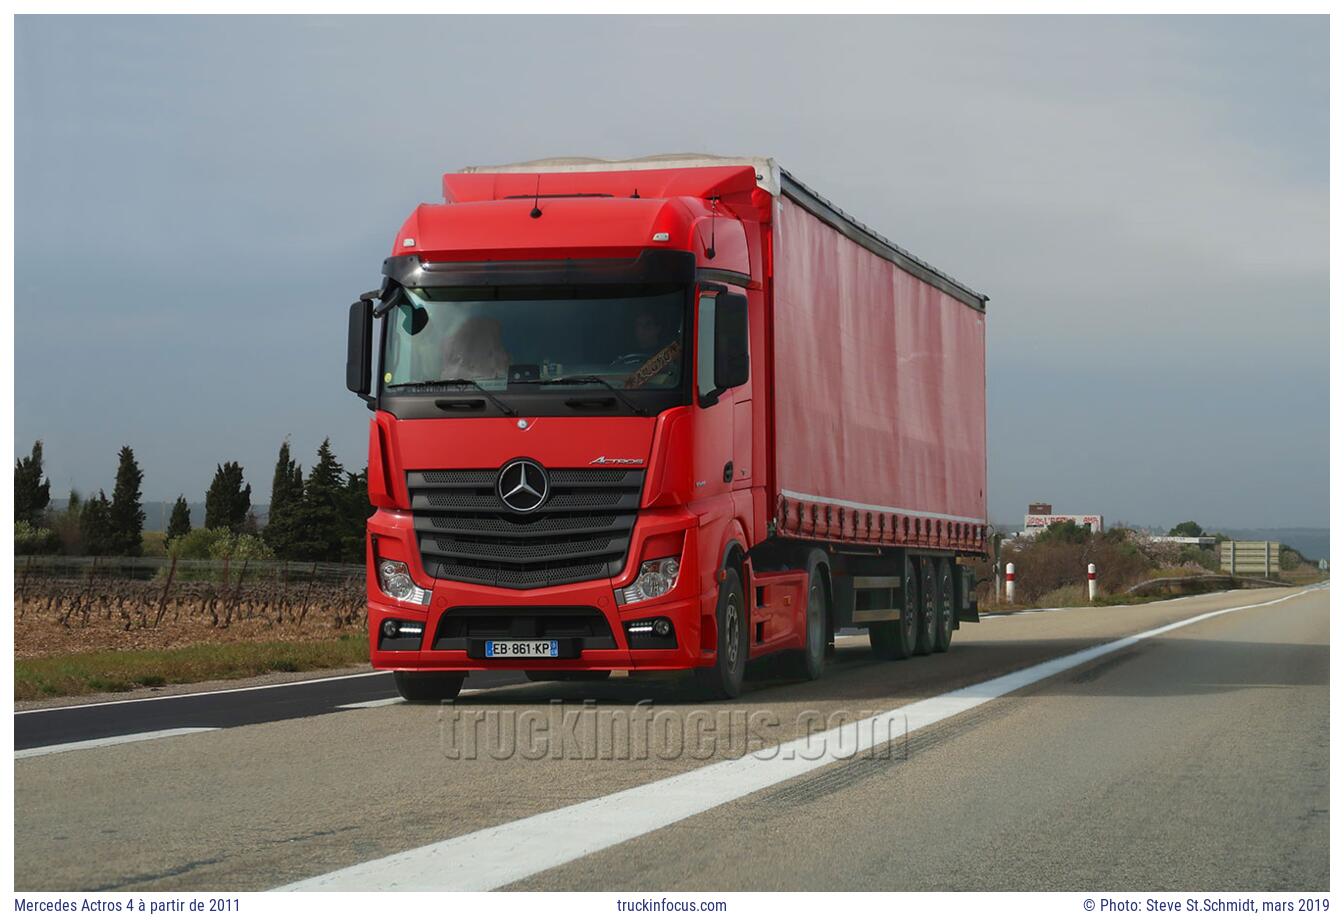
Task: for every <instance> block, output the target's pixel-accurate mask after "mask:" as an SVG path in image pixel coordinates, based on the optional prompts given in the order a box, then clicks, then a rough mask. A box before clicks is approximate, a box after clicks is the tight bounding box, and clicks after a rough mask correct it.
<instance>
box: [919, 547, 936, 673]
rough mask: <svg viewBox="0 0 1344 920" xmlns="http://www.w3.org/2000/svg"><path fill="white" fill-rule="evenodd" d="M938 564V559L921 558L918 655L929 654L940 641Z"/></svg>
mask: <svg viewBox="0 0 1344 920" xmlns="http://www.w3.org/2000/svg"><path fill="white" fill-rule="evenodd" d="M937 565H938V563H937V560H935V559H933V558H931V557H925V558H922V559H920V560H919V636H918V638H917V639H916V640H915V654H916V655H927V654H928V653H929V652H931V651H933V647H934V645H935V644H937V641H938V574H937V572H936V567H937Z"/></svg>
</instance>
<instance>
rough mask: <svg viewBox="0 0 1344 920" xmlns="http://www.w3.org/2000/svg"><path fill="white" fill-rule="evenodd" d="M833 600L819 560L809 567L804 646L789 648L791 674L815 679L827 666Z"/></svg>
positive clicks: (798, 677)
mask: <svg viewBox="0 0 1344 920" xmlns="http://www.w3.org/2000/svg"><path fill="white" fill-rule="evenodd" d="M829 607H830V604H829V603H828V601H827V597H826V575H825V569H824V568H822V566H821V563H820V562H819V561H816V560H814V561H813V562H812V564H811V565H810V566H808V570H807V614H806V616H807V620H806V622H805V623H804V624H803V642H804V645H803V647H802V649H801V650H799V651H796V652H790V653H789V654H790V656H791V658H792V661H791V662H790V665H791V667H790V668H789V671H790V676H792V677H794V678H795V679H797V680H816V679H817V678H819V677H821V672H822V671H824V670H825V669H826V644H827V640H828V638H829V636H828V635H827V624H828V621H829V620H830V617H829V615H828V609H829Z"/></svg>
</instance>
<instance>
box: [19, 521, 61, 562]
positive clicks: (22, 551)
mask: <svg viewBox="0 0 1344 920" xmlns="http://www.w3.org/2000/svg"><path fill="white" fill-rule="evenodd" d="M60 551H61V540H60V537H58V536H56V534H55V533H54V532H52V531H50V530H48V529H47V528H45V527H34V526H33V525H32V524H30V523H28V522H27V521H15V522H14V555H16V556H46V555H50V554H52V553H58V552H60Z"/></svg>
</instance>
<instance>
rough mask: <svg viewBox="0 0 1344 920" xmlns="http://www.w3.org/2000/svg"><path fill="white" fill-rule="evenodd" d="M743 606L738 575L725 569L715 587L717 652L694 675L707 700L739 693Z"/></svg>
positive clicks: (742, 664)
mask: <svg viewBox="0 0 1344 920" xmlns="http://www.w3.org/2000/svg"><path fill="white" fill-rule="evenodd" d="M746 610H747V608H746V604H744V603H743V601H742V576H740V575H738V574H737V570H736V569H729V570H728V572H727V574H726V575H725V576H724V579H723V584H721V585H719V604H718V608H717V609H716V610H715V616H714V620H715V622H716V623H717V624H718V649H717V652H716V654H715V656H714V663H713V664H712V665H710V666H709V667H707V668H700V669H698V670H697V671H696V672H695V678H696V683H697V684H698V685H699V688H700V690H701V691H702V692H703V693H704V694H705V695H706V696H708V697H710V698H711V699H716V700H731V699H734V698H736V697H737V696H738V695H740V694H741V693H742V678H743V677H744V676H745V675H746V673H747V621H746Z"/></svg>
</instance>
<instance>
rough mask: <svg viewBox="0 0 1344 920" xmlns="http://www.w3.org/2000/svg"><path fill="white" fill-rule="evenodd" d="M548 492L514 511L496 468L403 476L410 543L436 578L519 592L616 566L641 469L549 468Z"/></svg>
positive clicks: (621, 559)
mask: <svg viewBox="0 0 1344 920" xmlns="http://www.w3.org/2000/svg"><path fill="white" fill-rule="evenodd" d="M549 475H550V486H551V487H550V492H549V494H548V495H547V497H546V501H545V502H544V503H543V504H542V506H541V507H540V508H538V509H537V510H536V511H535V512H532V513H530V514H525V515H520V514H515V513H514V512H513V511H511V510H510V509H508V508H507V507H505V505H504V503H503V502H501V501H500V500H499V496H498V495H497V494H496V492H495V482H496V480H497V479H498V477H499V470H420V471H411V472H408V473H407V474H406V485H407V487H408V489H409V490H410V496H411V512H412V515H413V516H414V518H415V535H416V541H417V543H418V545H419V547H420V558H421V560H422V562H423V563H424V566H425V571H427V572H428V573H429V574H430V575H433V576H434V577H436V578H446V579H451V580H453V581H464V582H469V583H471V584H478V585H494V586H496V587H500V588H512V589H515V590H520V591H521V590H526V589H528V588H544V587H548V586H550V585H564V584H571V583H573V582H577V581H588V580H590V579H594V578H607V577H610V576H613V575H616V574H618V573H619V572H620V570H621V567H622V566H623V565H624V564H625V554H626V551H627V550H628V549H629V547H630V532H631V530H633V529H634V526H635V512H636V511H637V510H638V508H639V496H640V492H641V490H642V489H643V486H644V471H643V470H587V469H579V470H550V471H549Z"/></svg>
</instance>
